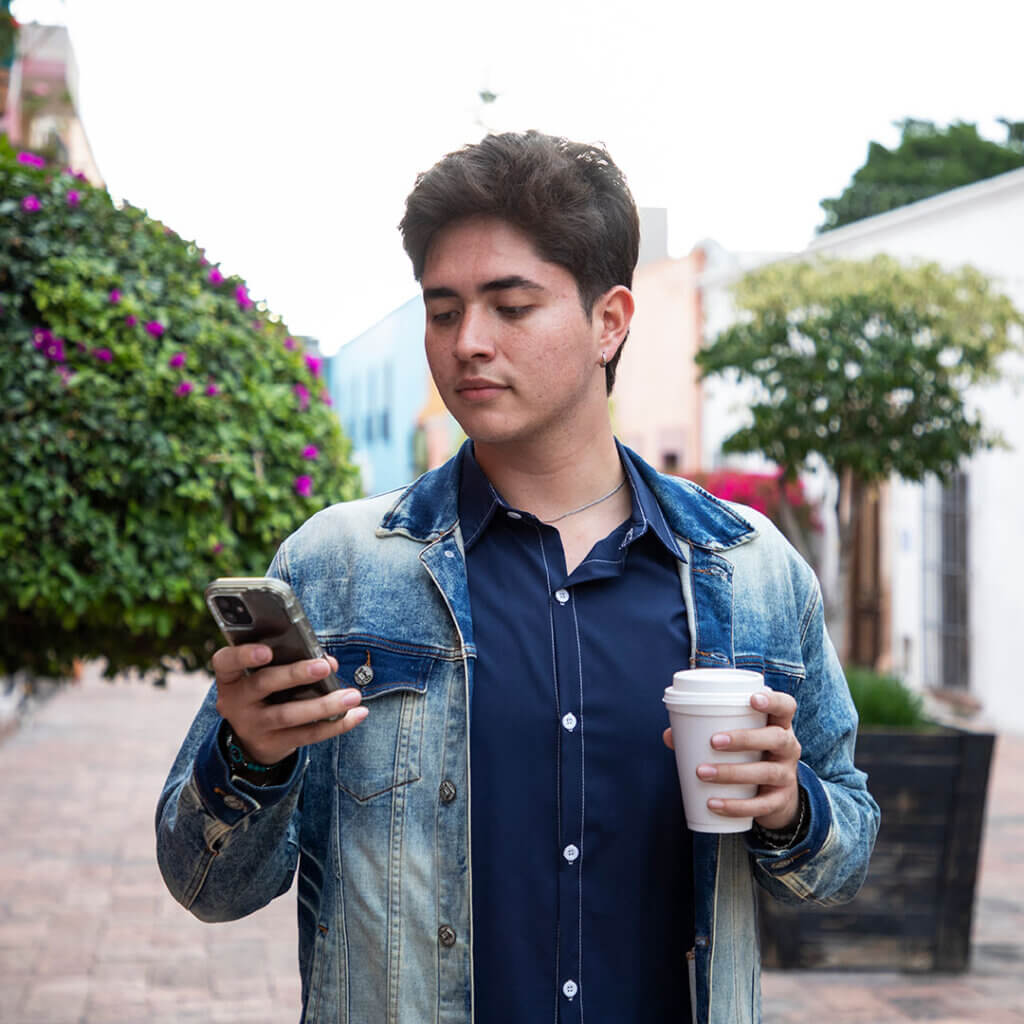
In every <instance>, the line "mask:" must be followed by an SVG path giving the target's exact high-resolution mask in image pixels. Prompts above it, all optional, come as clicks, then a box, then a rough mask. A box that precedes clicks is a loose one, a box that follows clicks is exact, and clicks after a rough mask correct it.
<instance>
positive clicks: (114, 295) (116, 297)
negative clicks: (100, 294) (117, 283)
mask: <svg viewBox="0 0 1024 1024" xmlns="http://www.w3.org/2000/svg"><path fill="white" fill-rule="evenodd" d="M107 297H108V298H109V299H110V301H111V302H113V303H114V304H115V305H116V304H117V303H118V302H120V301H121V293H120V292H119V291H118V290H117V289H116V288H111V289H110V295H109V296H107Z"/></svg>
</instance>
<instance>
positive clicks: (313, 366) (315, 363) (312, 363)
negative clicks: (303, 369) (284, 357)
mask: <svg viewBox="0 0 1024 1024" xmlns="http://www.w3.org/2000/svg"><path fill="white" fill-rule="evenodd" d="M322 362H323V360H321V359H318V358H317V357H316V356H306V366H307V367H309V372H310V373H311V374H313V376H314V377H319V376H320V364H321V363H322Z"/></svg>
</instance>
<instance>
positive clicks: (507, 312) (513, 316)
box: [498, 306, 533, 320]
mask: <svg viewBox="0 0 1024 1024" xmlns="http://www.w3.org/2000/svg"><path fill="white" fill-rule="evenodd" d="M531 309H533V306H499V307H498V312H499V313H500V314H501V315H502V316H504V317H508V319H510V320H518V319H520V318H521V317H524V316H526V314H527V313H529V312H530V310H531Z"/></svg>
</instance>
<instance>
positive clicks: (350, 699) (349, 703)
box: [341, 690, 363, 708]
mask: <svg viewBox="0 0 1024 1024" xmlns="http://www.w3.org/2000/svg"><path fill="white" fill-rule="evenodd" d="M362 698H363V695H362V694H361V693H360V692H359V691H358V690H345V691H344V692H343V693H342V695H341V703H342V704H344V705H345V707H347V708H354V707H355V706H356V705H357V704H358V703H359V702H360V700H362Z"/></svg>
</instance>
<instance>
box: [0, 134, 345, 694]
mask: <svg viewBox="0 0 1024 1024" xmlns="http://www.w3.org/2000/svg"><path fill="white" fill-rule="evenodd" d="M0 345H2V347H3V348H2V351H3V358H2V361H0V387H2V396H3V405H2V413H0V416H2V418H0V459H2V465H3V474H2V477H0V621H2V623H3V626H2V640H0V675H2V674H9V673H13V672H15V671H18V670H26V671H27V672H28V673H30V674H35V675H49V676H54V675H63V674H66V673H67V672H68V670H69V668H70V666H71V663H72V661H73V659H75V658H89V657H100V656H102V657H105V658H106V659H107V662H108V665H107V671H108V673H110V674H112V673H114V672H116V671H120V670H123V669H125V668H136V669H139V670H148V669H157V670H158V671H159V672H163V671H165V670H166V669H167V668H168V667H170V666H171V665H182V666H184V667H186V668H194V667H197V666H199V665H200V664H202V663H203V662H204V661H205V659H206V657H207V656H208V654H209V652H210V651H211V650H212V647H211V644H212V642H213V641H214V640H215V639H216V635H215V629H214V628H213V627H212V621H211V620H210V619H209V618H208V613H207V612H206V611H205V608H204V606H203V601H202V592H203V588H204V587H205V586H206V584H207V583H208V582H209V581H210V580H211V579H213V578H214V577H216V576H221V575H262V574H263V572H264V571H265V570H266V567H267V564H268V562H269V560H270V558H271V557H272V556H273V553H274V550H275V548H276V546H277V545H278V544H279V543H280V541H281V540H282V539H283V538H284V537H285V536H286V535H287V534H288V533H289V532H291V531H292V530H294V529H295V528H296V527H297V526H298V525H299V524H300V523H301V522H302V521H303V520H304V519H306V518H307V517H308V516H309V515H310V514H311V513H313V512H315V511H316V510H317V509H319V508H321V507H323V506H324V505H327V504H330V503H332V502H335V501H339V500H344V499H348V498H351V497H354V496H355V495H356V493H357V491H358V477H357V473H356V471H355V470H354V469H353V468H352V466H351V464H350V463H349V460H348V456H349V444H348V441H347V440H346V439H345V438H344V437H343V436H342V433H341V430H340V427H339V425H338V422H337V418H336V417H335V415H334V414H333V412H332V410H331V409H329V408H328V405H329V399H328V397H327V393H326V390H325V386H324V383H323V380H322V377H321V369H320V363H319V360H318V359H317V358H316V357H315V356H313V355H310V354H306V353H304V352H303V349H302V346H301V344H300V343H299V342H298V341H297V340H296V339H294V338H292V337H291V336H290V335H289V333H288V330H287V328H286V327H285V325H284V324H283V323H282V322H281V321H280V320H279V319H277V318H276V317H274V316H273V315H271V314H269V313H268V312H267V311H266V310H265V309H264V308H262V305H261V304H257V303H254V302H253V300H252V299H251V298H250V297H249V294H248V291H247V289H246V286H245V284H244V282H242V281H241V280H239V279H238V278H235V277H229V276H226V275H225V274H223V273H222V272H221V271H220V269H219V268H218V267H217V266H215V265H212V264H210V263H209V262H207V260H206V258H205V257H204V255H203V253H202V251H201V250H200V249H198V248H197V247H196V245H195V244H193V243H191V242H188V241H185V240H183V239H181V238H179V237H178V236H177V235H176V234H174V232H172V231H170V230H169V229H167V228H165V227H164V226H163V225H162V224H159V223H158V222H156V221H155V220H152V219H151V218H149V217H147V216H146V214H145V213H144V212H142V211H141V210H138V209H135V208H133V207H131V206H121V207H117V206H115V205H114V204H113V203H112V202H111V200H110V197H109V196H108V195H107V193H106V192H105V191H103V190H102V189H97V188H93V187H92V186H90V185H89V184H88V183H86V182H84V181H83V180H81V179H80V178H79V177H76V176H75V175H73V174H72V173H70V171H66V170H62V169H61V168H60V167H54V166H51V165H47V164H46V163H45V162H44V161H43V160H42V159H41V158H40V157H38V156H36V155H35V154H32V153H18V152H16V151H14V150H12V149H11V148H10V146H9V145H8V144H7V143H6V141H5V140H3V139H0Z"/></svg>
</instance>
